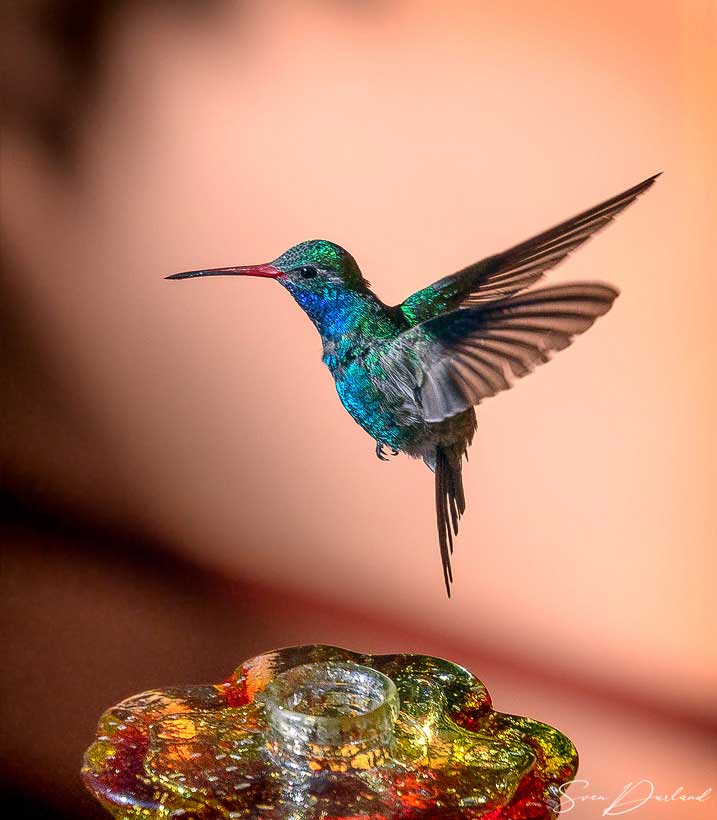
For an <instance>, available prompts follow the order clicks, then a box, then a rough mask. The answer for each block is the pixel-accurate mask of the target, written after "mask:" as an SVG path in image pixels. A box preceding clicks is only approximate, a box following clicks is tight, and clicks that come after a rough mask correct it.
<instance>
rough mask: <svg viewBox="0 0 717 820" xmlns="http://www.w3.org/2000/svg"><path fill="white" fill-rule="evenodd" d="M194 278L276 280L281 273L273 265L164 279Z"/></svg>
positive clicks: (202, 272) (197, 272)
mask: <svg viewBox="0 0 717 820" xmlns="http://www.w3.org/2000/svg"><path fill="white" fill-rule="evenodd" d="M195 276H264V277H266V278H268V279H276V277H277V276H281V271H280V270H279V269H278V268H275V267H274V266H273V265H245V266H244V267H240V268H212V269H211V270H188V271H184V273H173V274H172V275H171V276H165V277H164V278H165V279H192V278H194V277H195Z"/></svg>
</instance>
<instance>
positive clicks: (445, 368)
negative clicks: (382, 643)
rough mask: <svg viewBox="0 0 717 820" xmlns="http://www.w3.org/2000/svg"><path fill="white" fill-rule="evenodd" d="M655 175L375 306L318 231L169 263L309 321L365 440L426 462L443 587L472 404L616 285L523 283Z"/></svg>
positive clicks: (571, 332) (365, 286) (547, 349)
mask: <svg viewBox="0 0 717 820" xmlns="http://www.w3.org/2000/svg"><path fill="white" fill-rule="evenodd" d="M657 176H659V174H656V175H655V176H653V177H650V178H649V179H647V180H645V181H644V182H642V183H640V184H639V185H636V186H635V187H633V188H630V189H629V190H627V191H625V192H624V193H622V194H619V195H618V196H615V197H613V198H612V199H608V200H607V201H606V202H603V203H601V204H600V205H597V206H595V207H594V208H590V209H589V210H587V211H584V212H583V213H580V214H578V215H577V216H574V217H573V218H572V219H569V220H567V221H566V222H562V223H561V224H559V225H556V226H555V227H553V228H550V229H549V230H547V231H544V232H543V233H540V234H538V235H537V236H534V237H533V238H532V239H528V240H527V241H526V242H521V243H520V244H519V245H515V246H514V247H512V248H509V249H508V250H506V251H503V252H502V253H498V254H495V255H494V256H489V257H487V258H486V259H483V260H481V261H480V262H476V263H475V264H473V265H469V266H468V267H467V268H463V270H460V271H458V272H457V273H454V274H451V275H450V276H446V277H444V278H443V279H439V280H438V281H437V282H434V283H433V284H432V285H428V287H425V288H423V289H422V290H419V291H417V292H416V293H414V294H413V295H411V296H409V297H408V298H407V299H406V300H405V301H403V302H402V303H401V304H400V305H395V306H393V307H389V306H388V305H385V304H384V303H383V302H382V301H381V300H380V299H379V298H378V297H377V296H376V295H375V294H374V293H373V292H372V291H371V290H370V288H369V283H368V282H367V281H366V280H365V279H364V277H363V275H362V273H361V270H360V269H359V266H358V265H357V264H356V261H355V260H354V258H353V256H351V254H350V253H349V252H348V251H346V250H344V249H343V248H341V247H339V246H338V245H335V244H334V243H332V242H327V241H326V240H323V239H318V240H312V241H309V242H301V243H300V244H299V245H296V246H294V247H293V248H290V249H289V250H288V251H286V252H285V253H283V254H282V255H281V256H280V257H279V258H278V259H275V260H274V261H273V262H271V263H268V264H263V265H252V266H248V267H229V268H215V269H213V270H198V271H188V272H186V273H175V274H174V275H172V276H168V277H167V278H168V279H189V278H192V277H197V276H219V275H230V276H263V277H267V278H270V279H275V280H276V281H277V282H279V284H281V285H283V286H284V287H285V288H286V289H287V290H288V291H289V293H290V294H291V295H292V296H293V297H294V299H295V300H296V301H297V302H298V303H299V305H300V306H301V308H303V310H304V311H305V313H306V314H307V315H308V316H309V318H310V319H311V321H312V322H313V323H314V325H315V326H316V328H317V330H318V331H319V334H320V335H321V341H322V343H323V361H324V364H326V366H327V367H328V368H329V370H330V371H331V375H332V376H333V377H334V381H335V382H336V390H337V391H338V394H339V398H340V399H341V402H342V404H343V405H344V407H345V408H346V410H348V412H349V413H350V414H351V416H352V417H353V418H354V420H355V421H356V422H357V423H358V424H359V425H360V426H361V427H363V429H364V430H365V431H366V432H367V433H368V434H369V435H370V436H371V438H373V439H374V440H375V442H376V455H377V456H378V457H379V458H380V459H381V460H386V448H388V449H390V451H391V454H392V455H398V453H399V452H402V453H406V454H407V455H409V456H413V457H414V458H422V459H423V461H424V462H425V463H426V464H427V465H428V467H429V468H430V469H431V470H432V471H433V472H434V473H435V491H436V520H437V525H438V541H439V546H440V552H441V561H442V564H443V575H444V580H445V584H446V591H447V592H448V595H449V596H450V589H451V587H450V585H451V583H452V581H453V574H452V570H451V554H452V552H453V536H454V535H457V534H458V520H459V519H460V517H461V516H462V515H463V513H464V511H465V496H464V493H463V480H462V473H461V469H462V460H463V457H464V456H467V450H468V447H469V445H470V444H471V441H472V439H473V434H474V432H475V430H476V415H475V410H474V409H473V408H474V407H475V405H477V404H480V402H481V401H483V399H485V398H488V397H489V396H494V395H495V394H496V393H498V392H500V391H501V390H506V389H508V388H509V387H510V386H511V383H512V381H513V379H514V378H517V377H519V376H525V375H526V374H527V373H529V372H531V370H532V369H533V368H534V367H535V366H536V365H538V364H541V363H542V362H547V361H548V359H549V358H550V354H551V352H552V351H556V350H562V349H563V348H565V347H567V346H568V345H569V344H570V343H571V342H572V340H573V337H574V336H575V335H577V334H579V333H583V332H584V331H585V330H587V329H588V328H589V327H590V326H591V325H592V323H593V322H594V321H595V319H597V317H598V316H602V315H603V314H604V313H606V312H607V311H608V310H609V309H610V307H611V306H612V303H613V301H614V299H615V298H616V297H617V295H618V291H617V289H616V288H614V287H612V286H610V285H606V284H602V283H600V282H579V283H575V284H567V285H556V286H554V287H546V288H539V289H536V290H526V288H529V287H530V286H531V285H533V284H535V283H536V282H537V281H538V280H540V279H542V277H543V275H544V274H545V272H546V271H547V270H550V268H553V267H555V266H556V265H557V264H558V263H559V262H561V261H562V260H563V259H564V258H565V257H566V256H567V255H568V254H569V253H571V252H572V251H574V250H575V249H576V248H577V247H579V246H580V245H582V243H583V242H585V241H586V240H587V239H589V238H590V237H591V236H592V235H593V234H594V233H596V232H597V231H599V230H601V229H602V228H604V227H605V226H606V225H608V223H610V222H611V221H612V219H613V218H614V217H615V216H616V215H617V214H618V213H620V211H622V210H623V208H626V207H627V206H628V205H629V204H630V203H631V202H633V201H634V200H635V199H636V198H637V197H638V196H639V195H640V194H641V193H643V192H644V191H646V190H647V189H648V188H649V187H650V186H651V185H652V184H653V182H654V181H655V179H656V178H657Z"/></svg>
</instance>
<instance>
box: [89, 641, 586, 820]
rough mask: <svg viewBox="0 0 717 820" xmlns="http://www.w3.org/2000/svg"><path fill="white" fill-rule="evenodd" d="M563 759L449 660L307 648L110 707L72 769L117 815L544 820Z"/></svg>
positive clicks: (531, 724)
mask: <svg viewBox="0 0 717 820" xmlns="http://www.w3.org/2000/svg"><path fill="white" fill-rule="evenodd" d="M576 768H577V753H576V751H575V747H574V746H573V744H572V743H571V742H570V741H569V740H568V739H567V738H566V737H565V736H564V735H562V734H561V733H560V732H558V731H557V730H556V729H552V728H551V727H549V726H546V725H544V724H542V723H537V722H535V721H533V720H529V719H527V718H523V717H516V716H513V715H506V714H502V713H501V712H496V711H494V710H493V709H492V708H491V702H490V698H489V696H488V693H487V691H486V689H485V687H484V686H483V684H482V683H481V682H480V681H479V680H477V679H476V678H475V677H474V676H473V675H471V674H470V673H469V672H468V671H467V670H465V669H463V668H462V667H460V666H457V665H456V664H453V663H449V662H448V661H444V660H440V659H438V658H431V657H426V656H422V655H376V656H371V655H360V654H357V653H355V652H349V651H347V650H344V649H338V648H336V647H331V646H304V647H295V648H290V649H281V650H278V651H276V652H268V653H266V654H264V655H259V656H257V657H255V658H252V659H251V660H248V661H246V662H245V663H243V664H242V665H241V666H240V667H239V668H238V669H237V670H236V671H235V672H234V674H233V675H232V676H231V677H230V678H229V679H228V680H227V681H225V682H224V683H220V684H216V685H213V686H190V687H183V688H177V689H163V690H156V691H151V692H145V693H143V694H140V695H135V696H134V697H131V698H129V699H127V700H125V701H123V702H122V703H120V704H118V705H117V706H114V707H113V708H111V709H109V710H108V711H107V712H106V713H105V714H104V715H103V716H102V718H101V720H100V724H99V727H98V731H97V738H96V740H95V742H94V743H93V744H92V746H90V748H89V749H88V750H87V753H86V755H85V761H84V765H83V769H82V774H83V778H84V781H85V783H86V785H87V787H88V788H89V789H90V791H91V792H92V793H93V794H94V795H95V796H96V797H97V798H98V799H99V800H100V801H101V803H102V804H103V805H104V806H105V807H106V808H107V809H108V810H109V812H110V813H111V814H112V815H114V817H116V818H118V820H140V819H141V820H160V818H162V819H165V818H166V819H167V820H169V818H172V820H179V819H180V818H181V820H228V819H230V818H231V819H234V818H264V820H279V818H280V819H281V820H313V818H326V819H327V820H328V818H332V819H333V820H339V818H347V819H348V818H351V820H359V818H361V819H362V820H414V818H415V819H416V820H418V818H425V820H428V818H445V820H448V819H449V818H456V820H457V819H458V818H478V817H481V818H485V819H486V820H542V819H543V818H545V820H548V819H549V818H554V817H556V816H557V814H558V812H559V810H560V794H561V790H562V787H563V786H564V784H565V783H567V782H568V781H570V780H572V779H573V777H574V775H575V771H576Z"/></svg>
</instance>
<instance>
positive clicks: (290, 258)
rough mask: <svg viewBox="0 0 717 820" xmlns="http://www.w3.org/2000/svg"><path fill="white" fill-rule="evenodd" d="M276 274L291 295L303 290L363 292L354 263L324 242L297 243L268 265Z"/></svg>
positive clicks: (360, 277)
mask: <svg viewBox="0 0 717 820" xmlns="http://www.w3.org/2000/svg"><path fill="white" fill-rule="evenodd" d="M271 264H272V265H273V266H274V267H275V268H276V269H277V270H278V271H279V272H280V275H279V276H278V277H277V278H278V279H279V281H281V284H282V285H284V286H285V287H287V288H288V289H289V290H291V291H292V292H294V291H297V292H298V291H300V290H306V291H311V292H321V291H325V290H338V289H342V288H346V289H349V290H366V288H367V287H368V282H367V281H366V280H365V279H364V278H363V275H362V274H361V270H360V268H359V266H358V265H357V264H356V260H355V259H354V258H353V256H351V254H350V253H349V252H348V251H347V250H345V249H344V248H342V247H341V246H340V245H335V244H334V243H333V242H329V241H328V240H326V239H310V240H309V241H308V242H300V243H299V244H298V245H294V247H293V248H289V250H288V251H285V252H284V253H282V254H281V256H280V257H279V258H278V259H275V260H274V261H273V262H272V263H271Z"/></svg>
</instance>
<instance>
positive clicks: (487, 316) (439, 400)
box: [381, 282, 618, 422]
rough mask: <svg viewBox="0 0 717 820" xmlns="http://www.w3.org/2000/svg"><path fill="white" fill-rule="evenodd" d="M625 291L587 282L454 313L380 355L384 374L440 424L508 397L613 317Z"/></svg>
mask: <svg viewBox="0 0 717 820" xmlns="http://www.w3.org/2000/svg"><path fill="white" fill-rule="evenodd" d="M617 295H618V291H617V290H616V289H615V288H613V287H611V286H610V285H604V284H600V283H592V282H581V283H578V284H573V285H557V286H555V287H549V288H540V289H538V290H533V291H529V292H528V293H522V294H518V295H517V296H513V297H511V298H509V299H500V300H497V301H495V302H491V303H489V304H487V305H483V306H481V307H469V308H465V309H463V310H454V311H452V312H451V313H445V314H442V315H441V316H436V317H434V318H433V319H429V320H428V321H427V322H423V324H421V325H418V326H417V327H413V328H410V329H409V330H405V331H404V332H403V333H401V334H400V335H399V336H397V337H396V338H395V339H394V340H393V341H391V342H389V343H388V344H387V345H386V346H385V347H384V348H383V350H382V351H381V361H382V365H383V366H384V367H385V368H387V369H388V368H390V369H391V371H392V372H393V373H396V374H397V375H398V377H399V378H400V379H401V380H402V381H403V382H405V383H408V384H411V383H412V384H414V385H415V386H416V387H417V397H418V396H420V401H421V405H422V409H423V415H424V418H425V420H426V421H429V422H438V421H442V420H443V419H446V418H449V417H450V416H454V415H456V413H460V412H461V411H463V410H467V409H468V408H469V407H472V406H473V405H475V404H479V403H480V402H481V401H482V400H483V399H485V398H487V397H489V396H494V395H495V394H496V393H498V392H500V391H501V390H507V389H508V388H509V387H510V386H511V385H512V382H513V379H515V378H518V377H520V376H525V375H526V374H527V373H530V372H531V370H533V368H534V367H535V366H536V365H538V364H541V363H542V362H547V361H548V360H549V359H550V353H551V352H552V351H555V350H563V348H565V347H567V346H568V345H569V344H570V343H571V342H572V340H573V337H574V336H576V335H577V334H579V333H583V332H584V331H586V330H587V329H588V328H589V327H590V326H591V325H592V323H593V322H594V321H595V319H597V317H598V316H602V315H603V314H604V313H607V311H608V310H610V307H611V306H612V303H613V301H614V300H615V298H616V297H617Z"/></svg>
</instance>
